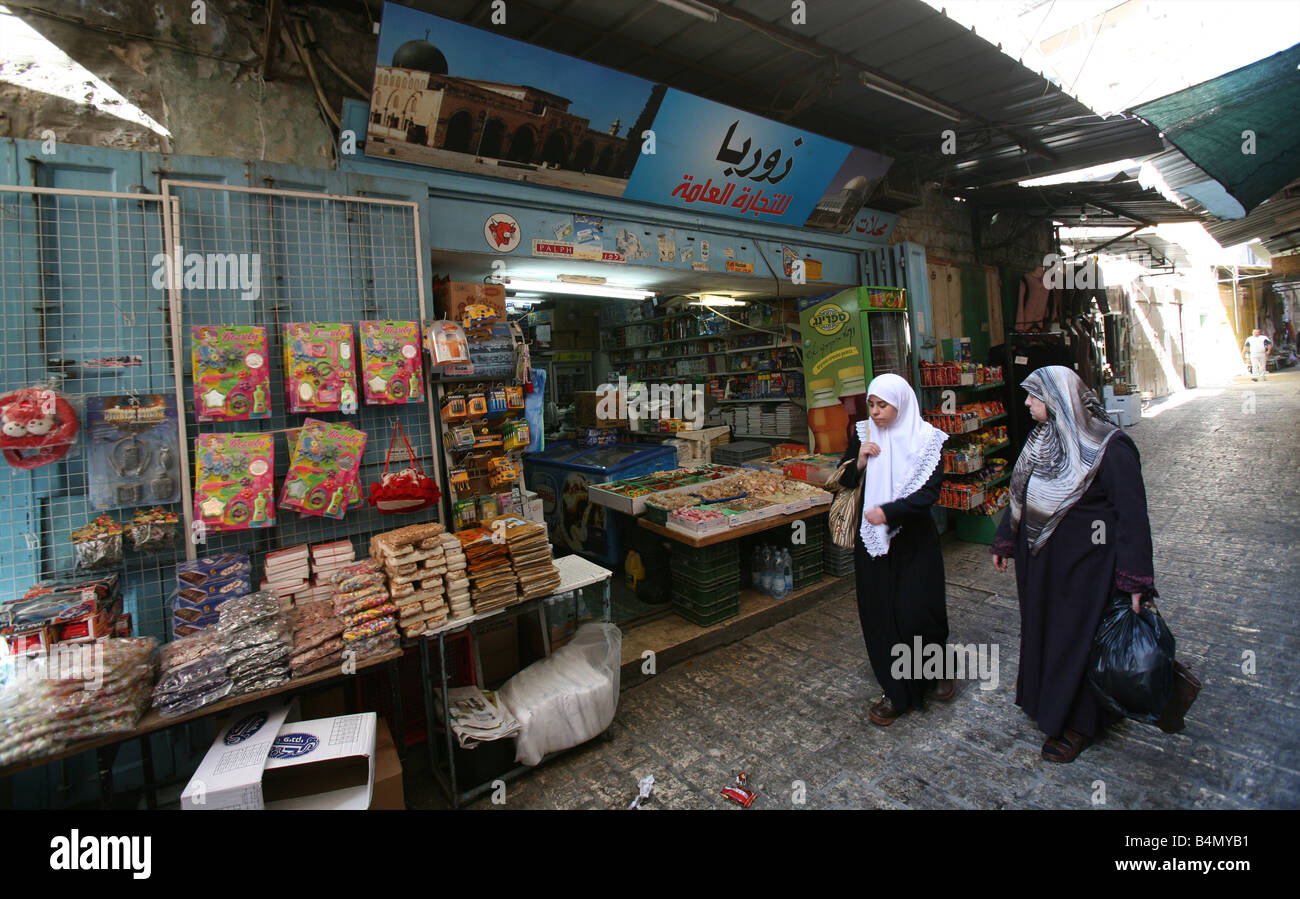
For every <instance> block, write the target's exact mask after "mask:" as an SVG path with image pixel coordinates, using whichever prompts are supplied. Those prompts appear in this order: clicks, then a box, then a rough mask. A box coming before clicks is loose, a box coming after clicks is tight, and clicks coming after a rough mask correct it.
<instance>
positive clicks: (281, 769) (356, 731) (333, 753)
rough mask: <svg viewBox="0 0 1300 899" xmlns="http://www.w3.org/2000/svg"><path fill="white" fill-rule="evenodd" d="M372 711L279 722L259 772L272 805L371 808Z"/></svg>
mask: <svg viewBox="0 0 1300 899" xmlns="http://www.w3.org/2000/svg"><path fill="white" fill-rule="evenodd" d="M378 720H379V716H378V715H376V714H375V713H374V712H363V713H361V714H360V715H344V716H343V717H341V718H318V719H316V720H314V721H298V722H294V723H290V724H285V725H283V726H281V728H280V732H279V733H278V734H276V737H275V742H274V744H273V745H272V746H271V750H270V752H269V753H268V757H267V759H266V768H265V770H264V771H263V772H262V793H263V796H264V797H265V802H266V808H268V809H272V810H310V811H330V810H339V811H346V810H356V811H361V810H364V809H367V808H369V807H370V801H371V799H372V797H373V791H374V785H375V746H376V743H375V739H376V732H377V730H378Z"/></svg>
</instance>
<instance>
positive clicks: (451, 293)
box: [433, 281, 506, 321]
mask: <svg viewBox="0 0 1300 899" xmlns="http://www.w3.org/2000/svg"><path fill="white" fill-rule="evenodd" d="M433 302H434V303H435V305H436V306H437V309H438V315H439V317H446V318H449V319H451V320H453V321H460V320H461V317H462V316H463V315H464V313H465V307H467V306H471V305H475V304H479V305H483V306H488V307H490V308H491V309H492V310H493V311H494V312H496V314H497V317H498V318H499V319H500V320H501V321H505V319H506V289H505V288H504V287H502V286H501V285H500V284H478V283H474V282H463V281H443V282H441V283H438V284H435V285H434V288H433Z"/></svg>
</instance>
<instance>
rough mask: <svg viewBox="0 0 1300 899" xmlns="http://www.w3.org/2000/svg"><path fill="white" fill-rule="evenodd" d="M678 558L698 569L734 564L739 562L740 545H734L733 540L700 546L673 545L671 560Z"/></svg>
mask: <svg viewBox="0 0 1300 899" xmlns="http://www.w3.org/2000/svg"><path fill="white" fill-rule="evenodd" d="M679 560H680V561H684V562H686V563H687V564H688V565H691V566H694V567H695V568H696V569H699V570H704V569H709V568H716V567H718V566H721V565H736V564H739V562H740V547H738V546H737V545H736V541H735V540H729V541H727V542H725V543H715V544H713V545H712V546H700V547H694V546H687V545H686V544H680V545H677V546H674V547H673V562H674V563H676V562H677V561H679Z"/></svg>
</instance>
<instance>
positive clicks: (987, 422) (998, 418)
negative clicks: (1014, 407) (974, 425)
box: [980, 412, 1007, 428]
mask: <svg viewBox="0 0 1300 899" xmlns="http://www.w3.org/2000/svg"><path fill="white" fill-rule="evenodd" d="M1006 417H1007V413H1005V412H1003V413H1001V414H1000V415H994V416H993V417H992V418H981V419H980V427H981V428H982V427H985V426H987V425H991V424H993V422H995V421H1001V420H1002V419H1004V418H1006Z"/></svg>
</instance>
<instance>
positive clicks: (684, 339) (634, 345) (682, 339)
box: [609, 334, 722, 353]
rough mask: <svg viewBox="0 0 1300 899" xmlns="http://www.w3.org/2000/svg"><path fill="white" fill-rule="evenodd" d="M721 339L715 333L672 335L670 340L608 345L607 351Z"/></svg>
mask: <svg viewBox="0 0 1300 899" xmlns="http://www.w3.org/2000/svg"><path fill="white" fill-rule="evenodd" d="M721 339H722V338H721V337H718V336H717V335H715V334H709V335H706V336H698V335H697V336H695V337H674V338H673V339H672V340H656V341H654V342H653V343H632V344H628V345H627V346H615V347H610V348H609V351H610V352H611V353H621V352H623V351H624V350H640V349H644V348H645V347H648V346H663V345H664V344H666V343H691V342H692V341H696V340H721Z"/></svg>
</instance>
